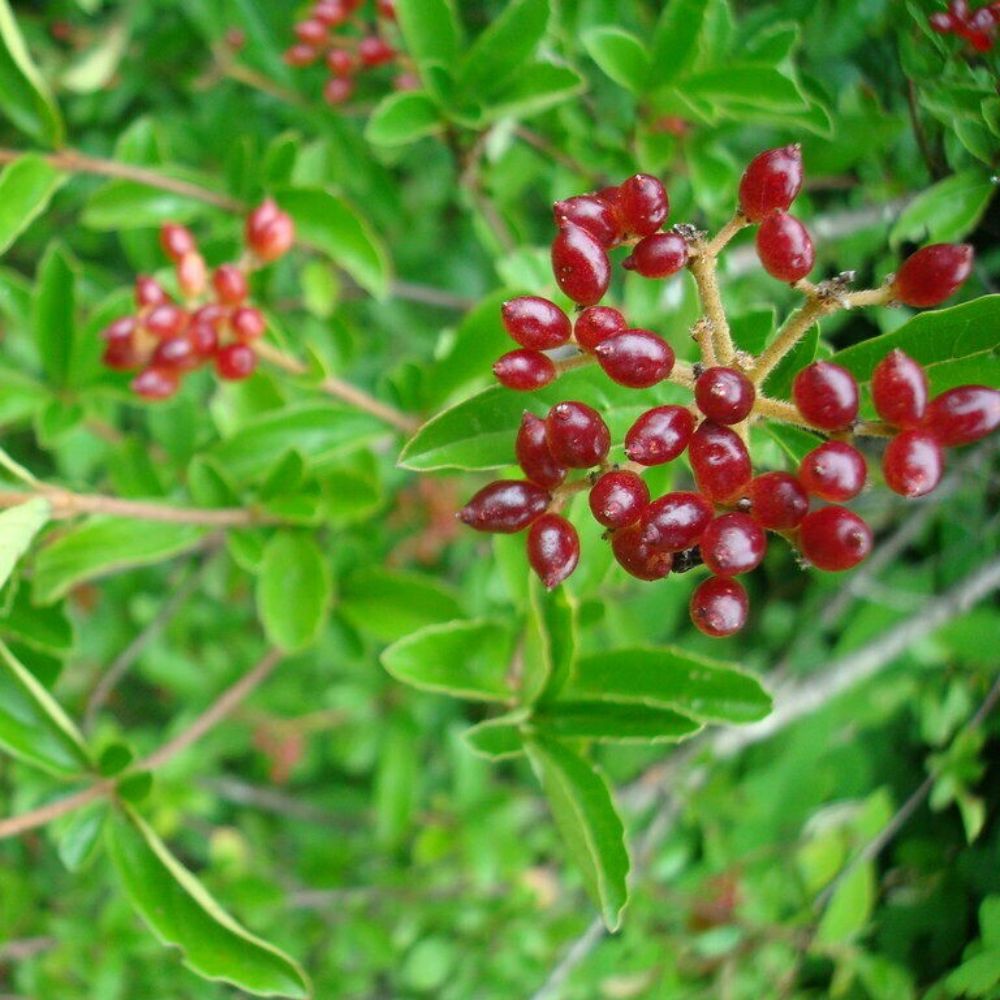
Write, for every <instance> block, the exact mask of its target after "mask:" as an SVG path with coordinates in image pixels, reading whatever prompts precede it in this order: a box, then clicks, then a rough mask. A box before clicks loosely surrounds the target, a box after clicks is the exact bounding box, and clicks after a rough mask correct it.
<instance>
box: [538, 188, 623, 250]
mask: <svg viewBox="0 0 1000 1000" xmlns="http://www.w3.org/2000/svg"><path fill="white" fill-rule="evenodd" d="M552 213H553V215H555V219H556V225H557V226H559V227H560V228H561V227H563V226H579V227H580V228H581V229H585V230H586V231H587V232H588V233H590V235H591V236H593V237H594V239H595V240H597V242H598V243H600V244H601V246H603V247H612V246H614V245H615V243H617V242H618V239H619V237H620V233H619V229H618V219H617V216H616V214H615V212H614V211H613V210H612V208H611V206H610V205H609V204H608V203H607V202H606V201H602V200H601V199H600V198H596V197H594V195H590V194H581V195H576V196H575V197H573V198H567V199H566V200H565V201H557V202H556V203H555V204H554V205H553V206H552Z"/></svg>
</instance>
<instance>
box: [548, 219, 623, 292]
mask: <svg viewBox="0 0 1000 1000" xmlns="http://www.w3.org/2000/svg"><path fill="white" fill-rule="evenodd" d="M552 273H553V274H554V275H555V278H556V283H557V284H558V285H559V287H560V288H561V289H562V290H563V292H564V293H565V294H566V295H567V296H568V297H569V298H571V299H572V300H573V301H574V302H576V303H577V304H578V305H581V306H592V305H595V304H596V303H598V302H600V301H601V299H602V298H603V297H604V293H605V292H606V291H607V290H608V285H609V284H610V283H611V262H610V261H609V260H608V255H607V252H606V251H605V249H604V247H603V246H601V244H600V243H599V242H598V241H597V240H596V239H595V238H594V237H593V236H591V235H590V233H588V232H587V231H586V230H585V229H581V228H580V227H579V226H565V227H564V228H563V229H561V230H560V231H559V233H558V235H557V236H556V238H555V239H554V240H553V241H552Z"/></svg>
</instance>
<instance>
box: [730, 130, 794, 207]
mask: <svg viewBox="0 0 1000 1000" xmlns="http://www.w3.org/2000/svg"><path fill="white" fill-rule="evenodd" d="M801 190H802V150H801V149H800V148H799V146H798V145H797V144H796V145H793V146H780V147H778V148H777V149H767V150H765V151H764V152H763V153H758V154H757V156H755V157H754V158H753V159H752V160H751V161H750V165H749V166H748V167H747V168H746V170H745V171H744V172H743V177H742V178H741V180H740V211H741V212H742V213H743V214H744V215H745V216H746V217H747V218H748V219H749V220H750V221H751V222H763V221H764V219H766V218H767V217H768V216H769V215H770V214H771V213H772V212H775V211H779V212H785V211H787V210H788V207H789V206H790V205H791V204H792V202H793V201H795V198H796V196H797V195H798V193H799V191H801Z"/></svg>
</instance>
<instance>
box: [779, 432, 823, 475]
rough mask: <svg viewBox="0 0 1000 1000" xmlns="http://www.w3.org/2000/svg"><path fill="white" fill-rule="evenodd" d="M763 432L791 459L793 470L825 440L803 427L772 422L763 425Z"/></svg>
mask: <svg viewBox="0 0 1000 1000" xmlns="http://www.w3.org/2000/svg"><path fill="white" fill-rule="evenodd" d="M764 430H765V431H766V432H767V433H768V434H769V435H770V436H771V438H773V439H774V441H775V442H776V443H777V445H778V447H779V448H781V450H782V451H783V452H784V453H785V454H786V455H787V456H788V457H789V458H790V459H791V461H792V467H793V468H795V469H797V468H798V466H799V463H800V462H801V461H802V459H803V458H805V457H806V455H808V454H809V452H811V451H812V450H813V448H818V447H819V446H820V445H821V444H822V443H823V442H824V441H825V440H826V439H825V438H822V437H820V436H819V435H818V434H813V432H812V431H807V430H805V428H803V427H793V426H791V425H790V424H778V423H774V422H773V421H768V422H767V423H766V424H765V425H764Z"/></svg>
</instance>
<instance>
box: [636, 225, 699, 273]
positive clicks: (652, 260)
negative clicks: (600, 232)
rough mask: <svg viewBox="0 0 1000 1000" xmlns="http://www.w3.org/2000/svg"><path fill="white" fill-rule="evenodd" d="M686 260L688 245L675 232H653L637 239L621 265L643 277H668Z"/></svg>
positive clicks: (679, 268)
mask: <svg viewBox="0 0 1000 1000" xmlns="http://www.w3.org/2000/svg"><path fill="white" fill-rule="evenodd" d="M687 262H688V245H687V241H686V240H685V239H683V237H680V236H678V235H677V234H676V233H654V234H653V235H652V236H646V237H645V238H643V239H641V240H639V242H638V243H637V244H636V245H635V247H634V248H633V250H632V253H631V254H630V255H629V256H628V257H626V258H625V260H623V261H622V267H624V268H626V270H629V271H635V272H636V273H637V274H641V275H642V276H643V277H644V278H669V277H670V275H672V274H676V273H677V272H678V271H679V270H681V268H683V267H684V265H685V264H687Z"/></svg>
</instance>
